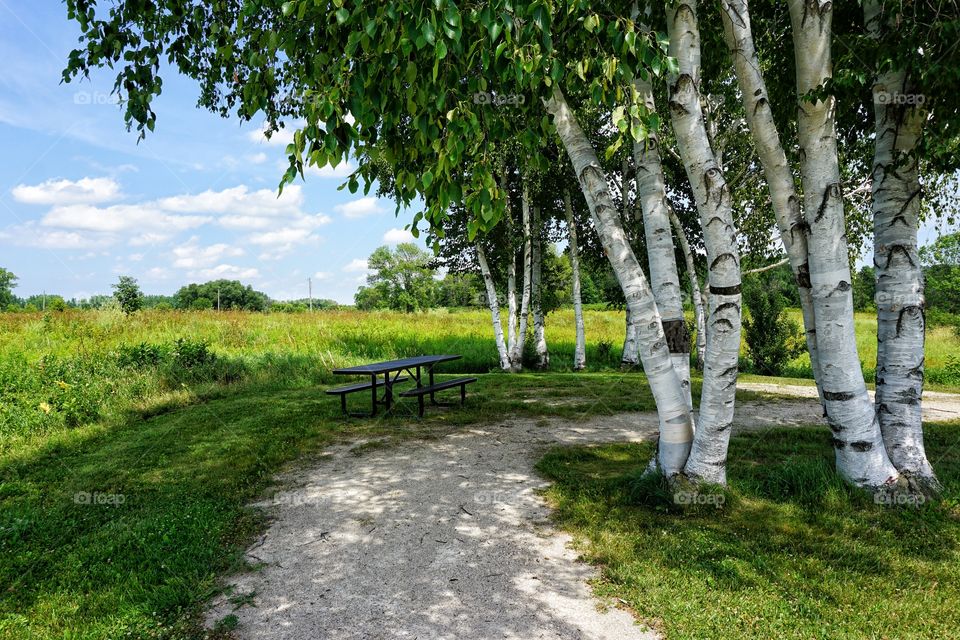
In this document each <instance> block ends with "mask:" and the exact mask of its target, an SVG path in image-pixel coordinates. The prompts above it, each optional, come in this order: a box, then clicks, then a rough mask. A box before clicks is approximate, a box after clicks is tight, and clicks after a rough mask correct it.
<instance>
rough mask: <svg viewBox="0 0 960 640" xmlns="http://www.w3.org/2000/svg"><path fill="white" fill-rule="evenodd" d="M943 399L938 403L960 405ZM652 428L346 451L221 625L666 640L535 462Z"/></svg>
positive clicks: (263, 631) (624, 423)
mask: <svg viewBox="0 0 960 640" xmlns="http://www.w3.org/2000/svg"><path fill="white" fill-rule="evenodd" d="M743 386H744V387H746V388H755V387H756V389H755V390H758V391H771V392H776V393H781V394H786V393H790V391H795V392H796V393H798V394H799V393H803V394H806V393H808V392H809V391H810V389H811V388H809V387H796V388H780V387H778V388H777V389H767V388H759V387H761V386H762V385H743ZM797 389H799V390H801V391H796V390H797ZM814 393H815V390H814ZM933 404H934V403H930V405H931V406H932V405H933ZM945 404H946V405H949V406H946V407H940V408H939V409H936V410H938V411H939V410H943V411H952V412H956V410H957V409H958V407H960V404H958V403H957V400H956V397H953V398H952V400H951V402H945ZM953 417H956V414H955V413H954V414H953ZM820 421H821V410H820V407H819V403H817V402H815V401H812V400H811V399H808V398H802V397H801V398H797V399H796V400H785V399H782V398H781V399H770V400H756V401H751V402H741V403H739V404H738V410H737V427H738V428H739V429H745V428H764V427H767V426H791V425H801V424H811V423H816V422H820ZM655 433H656V415H655V414H653V413H634V414H619V415H616V416H612V417H611V416H605V417H596V416H591V417H589V418H587V419H585V420H580V421H561V420H551V421H549V422H548V421H545V420H541V421H534V420H507V421H503V422H500V423H495V424H490V425H486V426H483V427H478V428H471V429H463V430H459V431H456V432H454V433H450V434H448V435H446V436H444V437H442V438H439V439H436V440H426V441H419V440H418V441H406V442H400V443H398V444H396V445H391V446H389V447H385V448H381V449H376V448H372V449H371V448H368V449H367V450H366V451H364V452H363V453H362V454H360V455H355V454H354V453H353V452H351V451H350V450H349V448H348V447H338V448H333V449H331V450H329V451H328V452H327V454H326V455H325V457H324V459H322V460H321V461H319V462H318V463H316V464H315V465H313V466H312V467H309V468H305V469H299V470H297V471H295V472H292V473H289V474H287V475H286V476H285V477H282V478H281V481H282V482H283V483H284V484H287V485H289V486H292V487H293V488H291V489H289V490H285V491H281V492H279V493H277V494H276V495H275V496H274V497H273V498H272V499H271V500H270V501H268V502H265V503H261V504H260V505H259V506H262V507H264V508H266V509H268V510H269V512H270V513H271V514H272V515H273V516H274V517H275V519H274V520H273V522H272V524H271V526H270V527H269V529H268V530H267V532H266V533H265V534H264V536H263V537H262V538H261V539H260V540H259V541H258V542H257V543H256V544H255V545H254V546H253V547H251V548H250V549H249V550H248V559H249V561H250V562H252V563H260V564H261V568H260V570H259V571H254V572H249V573H244V574H240V575H236V576H233V577H231V578H230V580H229V581H228V582H229V583H230V584H232V585H235V589H234V591H233V596H232V599H233V600H234V602H237V601H239V600H247V599H252V605H250V604H247V605H244V606H239V607H238V606H237V605H236V604H231V603H230V602H229V601H228V600H227V599H226V598H222V597H221V598H219V599H218V600H216V601H215V602H214V603H213V604H212V606H211V610H210V611H209V614H208V617H207V620H208V624H210V625H213V624H215V623H216V621H218V620H220V619H222V618H223V617H224V616H227V615H229V614H234V615H236V616H237V617H238V618H239V622H240V624H239V626H238V628H237V629H236V631H235V633H236V634H237V636H238V637H240V638H250V639H257V640H271V639H279V638H283V639H294V640H301V639H302V640H307V639H310V640H320V639H327V638H330V639H345V638H350V639H353V638H357V639H359V638H364V639H367V638H369V639H374V638H383V639H388V638H389V639H393V638H397V639H403V638H411V639H412V638H419V639H434V638H450V639H457V640H493V639H496V638H511V639H518V640H519V639H523V640H531V639H534V638H544V639H560V638H563V639H567V638H578V639H579V638H583V639H595V640H634V639H640V638H644V639H645V638H657V637H658V635H657V634H656V633H655V632H654V631H653V630H651V629H650V628H648V627H645V626H643V625H642V624H640V623H638V622H636V621H635V620H634V618H633V616H632V615H631V614H630V613H628V612H626V611H624V610H622V609H618V608H616V607H612V606H607V605H609V604H610V603H601V602H599V601H598V600H597V599H596V598H595V597H594V596H593V594H592V593H591V590H590V587H589V584H588V581H589V580H591V579H592V578H595V577H596V571H595V570H594V569H593V568H592V567H590V566H589V565H586V564H584V563H582V562H578V561H577V554H576V552H575V551H574V550H572V549H571V548H570V538H569V536H567V535H566V534H564V533H562V532H558V531H556V530H555V529H554V528H553V527H552V526H551V524H550V522H549V519H548V517H549V510H548V508H547V507H546V505H545V504H544V502H543V501H542V500H541V499H540V498H539V497H538V496H537V490H538V489H541V488H543V487H545V486H546V484H547V483H546V482H545V481H544V480H543V479H542V478H541V477H539V476H538V475H537V474H536V473H535V471H534V468H533V467H534V464H535V463H536V461H537V459H538V458H539V456H540V455H542V453H543V451H544V450H545V449H546V448H548V447H550V446H552V445H556V444H580V443H599V442H612V441H619V442H622V441H641V440H644V439H649V438H650V437H652V436H654V435H655ZM247 594H252V596H249V597H246V596H247ZM238 596H240V597H239V598H238Z"/></svg>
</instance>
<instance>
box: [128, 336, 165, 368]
mask: <svg viewBox="0 0 960 640" xmlns="http://www.w3.org/2000/svg"><path fill="white" fill-rule="evenodd" d="M164 355H165V354H164V350H163V348H162V347H160V345H156V344H150V343H149V342H141V343H140V344H134V345H125V344H122V345H120V347H119V348H118V349H117V364H118V365H120V366H121V367H130V368H133V369H144V368H147V367H156V366H157V365H159V364H160V362H161V361H163V359H164Z"/></svg>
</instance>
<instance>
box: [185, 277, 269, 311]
mask: <svg viewBox="0 0 960 640" xmlns="http://www.w3.org/2000/svg"><path fill="white" fill-rule="evenodd" d="M174 298H175V299H176V306H177V308H178V309H195V310H203V309H219V310H224V311H225V310H233V309H236V310H242V311H265V310H266V309H267V307H268V306H269V304H270V298H268V297H267V294H265V293H261V292H260V291H255V290H254V289H253V287H252V286H250V285H246V286H244V285H243V283H241V282H240V281H238V280H213V281H211V282H205V283H203V284H189V285H187V286H185V287H181V288H180V290H179V291H177V293H176V295H175V296H174Z"/></svg>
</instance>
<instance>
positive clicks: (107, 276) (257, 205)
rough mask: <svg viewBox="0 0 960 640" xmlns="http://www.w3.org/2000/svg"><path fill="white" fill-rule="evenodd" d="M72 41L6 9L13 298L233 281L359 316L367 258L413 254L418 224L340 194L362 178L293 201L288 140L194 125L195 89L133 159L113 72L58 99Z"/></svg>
mask: <svg viewBox="0 0 960 640" xmlns="http://www.w3.org/2000/svg"><path fill="white" fill-rule="evenodd" d="M77 35H78V31H77V28H76V27H75V26H74V25H73V24H72V23H69V22H68V21H67V19H66V10H65V8H64V5H63V4H62V3H60V2H42V3H41V2H36V1H35V0H34V1H31V0H0V60H3V63H2V64H0V147H2V149H3V152H2V154H0V267H4V268H6V269H9V270H11V271H13V272H14V273H15V274H16V275H17V276H18V277H19V279H20V281H19V285H18V287H17V289H16V293H17V294H18V295H21V296H27V295H30V294H33V293H40V292H42V291H46V292H47V293H58V294H61V295H64V296H65V297H67V298H71V297H86V296H89V295H92V294H97V293H109V290H110V289H109V287H110V284H111V283H112V282H115V281H116V279H117V277H118V276H119V275H121V274H122V275H132V276H134V277H136V278H138V279H139V280H140V283H141V286H142V287H143V289H144V291H146V292H148V293H173V292H174V291H176V290H177V289H178V288H179V287H180V286H181V285H183V284H186V283H188V282H203V281H206V280H210V279H215V278H219V277H224V278H231V279H232V278H236V279H240V280H242V281H244V282H245V283H250V284H253V285H254V286H255V287H256V288H258V289H260V290H262V291H265V292H267V293H268V294H269V295H271V296H272V297H274V298H277V299H289V298H301V297H306V295H307V278H312V279H313V291H314V295H315V296H316V297H326V298H333V299H335V300H338V301H340V302H352V300H353V293H354V292H355V291H356V288H357V286H358V285H359V284H360V283H362V281H363V280H364V277H365V275H366V264H365V260H366V258H367V256H369V255H370V253H371V252H372V251H373V250H374V249H375V248H376V247H378V246H380V245H382V244H393V243H396V242H399V241H403V240H405V239H409V237H410V236H409V234H408V233H407V232H405V231H404V230H403V227H404V226H405V225H406V224H407V223H408V222H409V221H410V218H411V215H410V213H409V212H405V213H401V215H400V216H399V217H397V216H396V215H395V214H394V211H395V206H394V204H393V203H392V202H391V201H389V200H377V199H376V198H374V197H372V196H371V197H366V198H365V197H362V192H358V193H357V194H351V193H350V192H349V191H348V190H346V189H344V190H343V191H338V190H337V187H338V186H339V185H340V184H341V183H342V182H343V176H345V175H346V174H347V173H349V171H350V170H352V167H351V168H347V167H344V166H343V165H341V166H340V167H338V169H337V170H332V171H331V170H329V168H328V169H327V170H326V171H322V172H318V171H314V172H310V173H308V175H307V181H306V182H305V183H302V184H298V185H297V186H295V187H293V188H290V187H288V188H287V189H285V190H284V195H283V196H282V197H281V198H279V199H278V198H277V184H278V182H279V179H280V176H281V175H282V173H283V169H284V168H285V166H284V165H285V163H286V156H285V154H284V146H285V145H286V141H285V140H284V139H283V138H284V137H283V136H274V138H273V139H272V140H270V141H269V142H268V141H267V140H266V139H265V138H264V137H263V136H262V134H261V132H260V126H261V124H262V123H258V122H256V121H255V122H251V123H245V124H241V122H240V120H239V119H238V118H234V119H230V120H227V119H222V118H219V117H217V116H215V115H213V114H210V113H208V112H206V111H203V110H200V109H197V108H196V106H195V104H196V98H197V89H196V86H195V85H194V84H193V83H192V82H190V81H189V80H186V79H184V78H181V77H178V76H177V75H175V74H173V73H166V74H165V76H164V91H163V95H162V96H161V97H160V98H159V99H158V100H157V101H156V104H155V110H156V111H157V113H158V121H157V128H156V131H155V132H154V133H153V134H150V135H148V137H147V139H146V140H145V141H141V142H140V143H139V144H137V136H136V134H135V133H128V132H127V131H126V129H125V127H124V124H123V117H122V113H121V111H120V109H119V107H118V106H117V104H116V103H115V102H114V100H113V99H112V97H111V96H110V90H111V87H112V85H113V77H112V75H111V74H110V72H109V71H104V72H100V73H94V74H92V77H91V79H90V81H82V82H74V83H71V84H66V85H61V84H60V76H61V71H62V68H63V66H64V62H65V60H66V59H67V54H68V53H69V51H70V50H71V49H72V48H73V47H74V46H75V45H76V42H77Z"/></svg>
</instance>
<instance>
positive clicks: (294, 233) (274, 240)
mask: <svg viewBox="0 0 960 640" xmlns="http://www.w3.org/2000/svg"><path fill="white" fill-rule="evenodd" d="M318 239H319V237H318V236H314V235H312V234H311V233H310V230H309V229H280V230H278V231H267V232H265V233H255V234H253V235H251V236H250V237H248V238H247V241H248V242H251V243H252V244H259V245H284V244H298V243H302V242H307V241H309V240H318Z"/></svg>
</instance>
